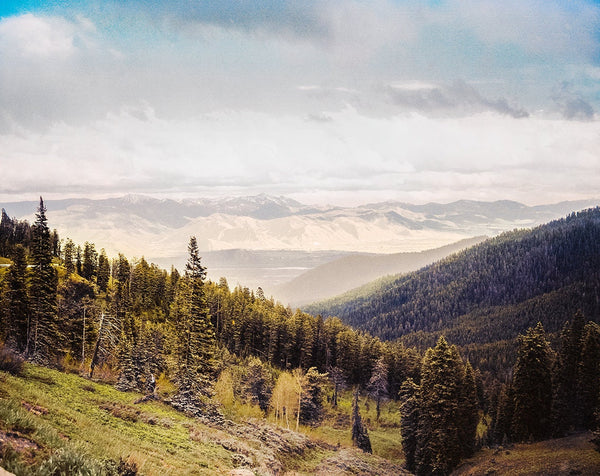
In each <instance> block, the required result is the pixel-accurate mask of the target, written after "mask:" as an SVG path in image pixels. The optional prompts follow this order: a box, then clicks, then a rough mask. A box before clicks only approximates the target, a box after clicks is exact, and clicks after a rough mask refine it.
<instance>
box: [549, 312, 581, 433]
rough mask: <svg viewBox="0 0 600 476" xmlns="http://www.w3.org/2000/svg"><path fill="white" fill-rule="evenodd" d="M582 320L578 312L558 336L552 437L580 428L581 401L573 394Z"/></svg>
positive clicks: (579, 355) (576, 375)
mask: <svg viewBox="0 0 600 476" xmlns="http://www.w3.org/2000/svg"><path fill="white" fill-rule="evenodd" d="M583 328H584V319H583V314H582V313H581V312H580V311H579V312H577V313H576V314H575V317H574V318H573V319H572V321H571V322H567V323H566V324H565V325H564V327H563V330H562V333H561V342H560V350H559V352H558V355H557V359H556V362H555V370H554V379H553V387H554V395H553V398H552V430H553V434H554V436H557V437H560V436H564V435H565V434H566V433H567V431H568V430H569V429H571V428H574V427H577V426H579V424H580V415H581V400H580V394H579V392H578V391H577V390H578V389H577V381H578V376H579V367H580V364H581V340H582V337H583Z"/></svg>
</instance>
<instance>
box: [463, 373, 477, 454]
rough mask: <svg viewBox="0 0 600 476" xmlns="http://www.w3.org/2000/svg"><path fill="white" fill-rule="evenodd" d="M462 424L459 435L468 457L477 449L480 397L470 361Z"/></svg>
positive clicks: (465, 380)
mask: <svg viewBox="0 0 600 476" xmlns="http://www.w3.org/2000/svg"><path fill="white" fill-rule="evenodd" d="M459 405H460V413H461V417H460V425H459V437H460V441H461V446H462V449H463V452H462V456H463V458H468V457H469V456H471V455H472V454H473V453H474V451H475V438H476V436H477V425H478V424H479V399H478V398H477V385H476V383H475V372H474V370H473V367H472V366H471V363H470V362H467V363H466V365H465V374H464V381H463V385H462V395H461V399H460V403H459Z"/></svg>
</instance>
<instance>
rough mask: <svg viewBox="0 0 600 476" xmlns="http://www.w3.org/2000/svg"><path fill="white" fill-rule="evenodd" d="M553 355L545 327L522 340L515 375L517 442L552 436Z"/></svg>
mask: <svg viewBox="0 0 600 476" xmlns="http://www.w3.org/2000/svg"><path fill="white" fill-rule="evenodd" d="M552 363H553V353H552V349H551V348H550V344H549V343H548V341H547V340H546V334H545V332H544V328H543V326H542V324H541V323H538V324H537V326H536V327H534V328H531V327H530V328H529V329H528V330H527V332H526V333H525V335H520V336H519V351H518V356H517V363H516V364H515V368H514V373H513V385H512V386H513V392H514V405H515V406H514V414H513V434H514V438H515V439H516V440H517V441H525V440H528V439H529V438H533V439H535V440H540V439H543V438H546V437H548V436H550V434H551V417H550V408H551V402H552Z"/></svg>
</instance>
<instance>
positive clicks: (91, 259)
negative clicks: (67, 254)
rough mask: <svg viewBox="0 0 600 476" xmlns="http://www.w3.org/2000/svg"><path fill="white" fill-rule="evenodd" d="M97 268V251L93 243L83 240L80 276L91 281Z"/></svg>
mask: <svg viewBox="0 0 600 476" xmlns="http://www.w3.org/2000/svg"><path fill="white" fill-rule="evenodd" d="M97 269H98V253H97V252H96V246H95V245H94V243H89V242H88V241H86V242H85V245H84V247H83V263H82V265H81V271H82V273H83V274H82V276H83V277H84V278H85V279H87V280H88V281H93V280H94V278H95V277H96V270H97Z"/></svg>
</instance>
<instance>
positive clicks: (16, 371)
mask: <svg viewBox="0 0 600 476" xmlns="http://www.w3.org/2000/svg"><path fill="white" fill-rule="evenodd" d="M0 370H3V371H4V372H8V373H9V374H12V375H21V373H23V357H21V356H20V355H18V354H15V353H14V352H13V351H11V350H10V349H8V348H6V347H4V346H2V347H1V348H0Z"/></svg>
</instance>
